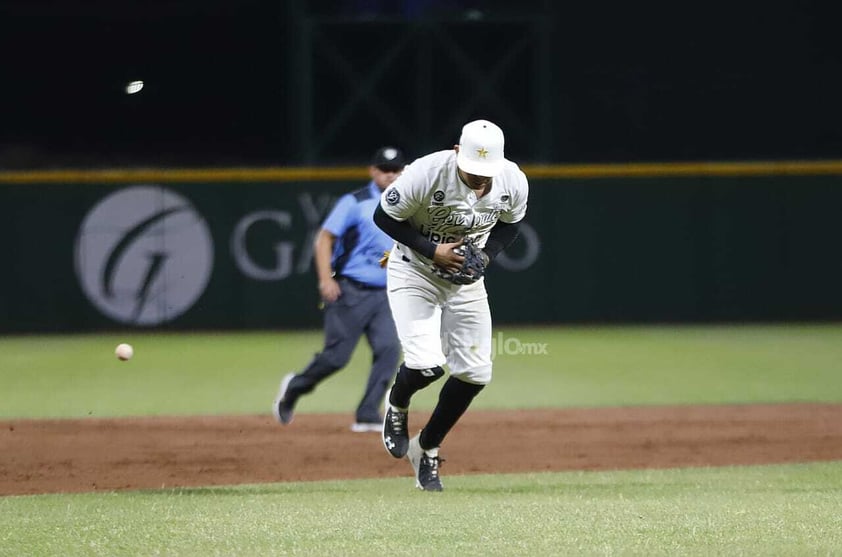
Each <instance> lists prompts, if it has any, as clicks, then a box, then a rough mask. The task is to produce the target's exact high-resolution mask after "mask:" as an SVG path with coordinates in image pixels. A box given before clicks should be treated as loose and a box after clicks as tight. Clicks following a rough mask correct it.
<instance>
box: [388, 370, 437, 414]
mask: <svg viewBox="0 0 842 557" xmlns="http://www.w3.org/2000/svg"><path fill="white" fill-rule="evenodd" d="M442 375H444V370H443V369H442V368H441V367H439V366H436V367H433V368H429V369H412V368H409V367H406V364H401V367H400V369H399V370H398V375H397V377H395V384H394V386H393V387H392V391H391V393H390V394H389V402H390V403H391V404H392V406H397V407H398V408H409V399H411V398H412V395H414V394H415V393H417V392H418V391H420V390H421V389H423V388H424V387H427V386H429V385H430V383H432V382H433V381H435V380H436V379H438V378H439V377H441V376H442Z"/></svg>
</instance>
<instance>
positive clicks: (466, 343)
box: [387, 248, 491, 385]
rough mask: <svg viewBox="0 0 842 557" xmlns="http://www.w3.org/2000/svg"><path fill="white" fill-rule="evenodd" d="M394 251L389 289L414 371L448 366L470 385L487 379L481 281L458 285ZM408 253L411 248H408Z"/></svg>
mask: <svg viewBox="0 0 842 557" xmlns="http://www.w3.org/2000/svg"><path fill="white" fill-rule="evenodd" d="M400 249H404V250H405V249H406V248H398V249H393V250H392V256H391V257H389V265H388V269H387V271H388V273H387V291H388V295H389V305H390V306H391V309H392V317H394V320H395V326H396V327H397V330H398V336H399V337H400V341H401V346H402V347H403V352H404V362H405V364H406V366H407V367H409V368H412V369H428V368H431V367H435V366H444V365H447V367H448V369H449V371H450V375H452V376H454V377H459V378H460V379H461V380H463V381H466V382H468V383H474V384H478V385H487V384H488V383H490V382H491V310H490V309H489V307H488V294H487V293H486V291H485V280H484V279H480V280H479V281H477V282H475V283H474V284H469V285H463V286H460V285H456V284H453V283H451V282H448V281H446V280H444V279H442V278H439V277H437V276H435V275H434V274H433V273H432V272H431V271H430V270H428V269H426V268H422V267H421V266H420V264H416V263H413V262H409V261H405V260H404V259H403V258H402V257H401V252H400ZM410 253H411V252H410Z"/></svg>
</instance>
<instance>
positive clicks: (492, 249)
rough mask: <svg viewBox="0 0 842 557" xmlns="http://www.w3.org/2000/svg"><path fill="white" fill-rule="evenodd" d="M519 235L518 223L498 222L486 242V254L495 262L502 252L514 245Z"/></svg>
mask: <svg viewBox="0 0 842 557" xmlns="http://www.w3.org/2000/svg"><path fill="white" fill-rule="evenodd" d="M519 233H520V232H519V226H518V223H508V222H503V221H499V220H498V221H497V224H495V225H494V228H492V229H491V232H490V233H489V235H488V240H486V241H485V248H484V249H485V253H487V254H488V257H489V258H491V259H492V260H493V259H494V258H495V257H497V256H498V255H499V254H500V252H501V251H503V250H504V249H506V248H507V247H509V246H510V245H512V242H514V241H515V239H517V236H518V234H519Z"/></svg>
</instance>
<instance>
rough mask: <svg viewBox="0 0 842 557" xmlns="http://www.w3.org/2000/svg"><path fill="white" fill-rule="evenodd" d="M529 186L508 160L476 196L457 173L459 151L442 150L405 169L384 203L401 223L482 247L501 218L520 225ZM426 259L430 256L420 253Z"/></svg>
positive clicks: (431, 236)
mask: <svg viewBox="0 0 842 557" xmlns="http://www.w3.org/2000/svg"><path fill="white" fill-rule="evenodd" d="M528 196H529V185H528V183H527V181H526V175H525V174H524V173H523V171H521V169H520V168H519V167H518V165H517V164H515V163H513V162H511V161H509V160H506V161H505V165H504V167H503V171H502V172H501V173H500V174H498V175H497V176H495V177H494V179H493V181H492V185H491V190H490V191H489V192H488V193H487V194H485V195H484V196H482V197H481V198H479V199H477V194H476V192H474V190H472V189H471V188H469V187H468V186H467V185H466V184H465V183H464V182H463V181H462V179H461V178H459V174H458V172H457V167H456V151H454V150H452V149H451V150H445V151H437V152H435V153H432V154H430V155H427V156H425V157H421V158H419V159H416V160H415V161H413V162H412V164H410V165H408V166H406V168H404V170H403V173H402V174H401V175H400V176H399V177H398V178H397V180H395V181H394V182H393V183H392V185H391V186H389V187H388V188H387V189H386V190H385V191H384V192H383V194H382V196H381V197H380V206H381V207H382V208H383V211H385V212H386V214H387V215H389V216H390V217H392V218H393V219H395V220H397V221H408V222H409V224H410V225H411V226H412V227H413V228H414V229H415V230H417V231H419V232H420V233H421V234H422V235H424V237H426V238H427V239H428V240H430V241H431V242H433V243H436V244H447V243H451V242H456V241H458V240H460V239H462V238H466V237H471V238H473V239H474V240H475V241H476V243H477V245H478V246H480V247H484V246H485V242H486V240H487V239H488V234H489V232H490V231H491V229H492V228H493V227H494V225H495V224H497V221H498V220H500V221H503V222H505V223H515V222H518V221H520V220H521V219H523V217H524V215H525V214H526V203H527V197H528ZM415 255H416V257H417V258H419V259H422V260H423V261H424V262H426V263H430V260H429V259H427V258H424V257H422V256H421V255H420V254H418V253H415Z"/></svg>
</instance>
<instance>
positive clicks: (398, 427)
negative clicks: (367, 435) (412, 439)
mask: <svg viewBox="0 0 842 557" xmlns="http://www.w3.org/2000/svg"><path fill="white" fill-rule="evenodd" d="M408 417H409V413H408V412H403V411H401V410H396V409H395V408H393V407H392V406H391V405H389V404H387V405H386V415H385V417H384V418H383V446H384V447H386V450H387V451H389V454H390V455H392V456H393V457H395V458H403V457H404V455H406V451H407V449H408V448H409V433H408V432H407V429H406V420H407V418H408Z"/></svg>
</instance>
